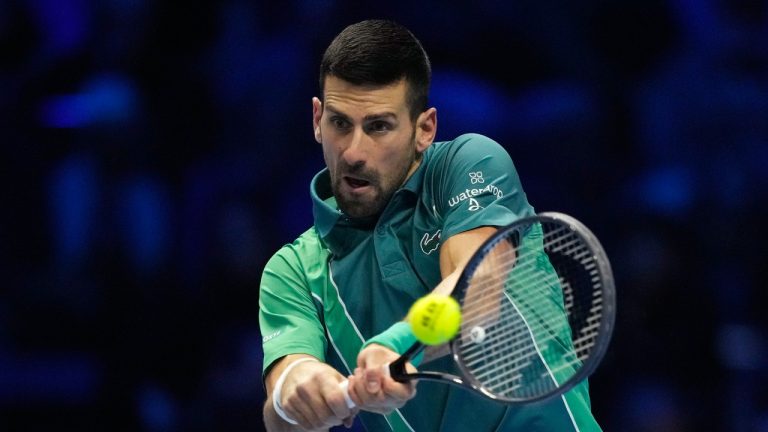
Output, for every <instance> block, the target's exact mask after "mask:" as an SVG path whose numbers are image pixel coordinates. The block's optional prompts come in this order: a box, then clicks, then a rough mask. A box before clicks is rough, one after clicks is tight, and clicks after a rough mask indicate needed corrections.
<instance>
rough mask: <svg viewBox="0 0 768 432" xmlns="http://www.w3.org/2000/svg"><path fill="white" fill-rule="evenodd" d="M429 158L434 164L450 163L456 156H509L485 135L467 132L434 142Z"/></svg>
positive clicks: (464, 157) (469, 157) (463, 157)
mask: <svg viewBox="0 0 768 432" xmlns="http://www.w3.org/2000/svg"><path fill="white" fill-rule="evenodd" d="M430 149H431V153H432V155H431V159H432V161H433V162H432V163H435V164H441V163H442V164H452V163H453V162H455V159H456V158H460V159H462V160H463V159H474V158H484V157H487V156H494V157H499V156H503V157H505V158H508V157H509V154H508V153H507V151H506V149H504V147H502V146H501V144H499V143H498V142H496V141H495V140H493V139H492V138H489V137H487V136H485V135H482V134H478V133H467V134H463V135H459V136H458V137H456V138H454V139H453V140H450V141H440V142H435V143H434V144H433V145H432V146H431V147H430Z"/></svg>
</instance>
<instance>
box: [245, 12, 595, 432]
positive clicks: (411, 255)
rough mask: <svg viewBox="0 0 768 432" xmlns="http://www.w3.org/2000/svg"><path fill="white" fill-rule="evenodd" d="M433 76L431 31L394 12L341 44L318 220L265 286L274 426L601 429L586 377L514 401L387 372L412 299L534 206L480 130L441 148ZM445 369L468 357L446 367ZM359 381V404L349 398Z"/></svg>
mask: <svg viewBox="0 0 768 432" xmlns="http://www.w3.org/2000/svg"><path fill="white" fill-rule="evenodd" d="M430 75H431V71H430V65H429V60H428V58H427V55H426V53H425V52H424V49H423V48H422V46H421V44H420V43H419V41H418V40H417V39H416V38H415V37H414V36H413V34H411V32H410V31H408V30H407V29H405V28H404V27H402V26H400V25H398V24H396V23H393V22H389V21H381V20H370V21H363V22H360V23H357V24H354V25H351V26H349V27H347V28H346V29H344V30H343V31H342V32H341V33H340V34H339V35H338V36H337V37H336V38H335V39H334V40H333V41H332V43H331V44H330V46H329V47H328V48H327V50H326V51H325V54H324V56H323V59H322V63H321V68H320V90H321V91H320V97H319V98H314V99H313V100H312V109H313V118H312V121H313V126H314V136H315V140H317V142H318V143H320V144H321V146H322V149H323V155H324V157H325V163H326V165H327V169H324V170H322V171H321V172H320V173H318V174H317V175H316V176H315V178H314V179H313V180H312V184H311V187H310V193H311V198H312V206H313V215H314V226H313V227H312V228H310V229H309V230H308V231H306V232H305V233H304V234H302V235H301V236H300V237H299V238H298V239H297V240H296V241H294V242H293V243H292V244H290V245H286V246H284V247H283V248H282V249H280V250H279V251H278V252H277V253H276V254H275V255H274V256H273V257H272V259H271V260H270V261H269V262H268V264H267V266H266V268H265V269H264V274H263V277H262V281H261V288H260V289H261V291H260V299H259V306H260V309H259V320H260V325H261V332H262V335H263V341H264V342H263V344H264V365H263V373H264V382H265V385H266V389H267V394H268V395H269V397H268V399H267V401H266V404H265V406H264V421H265V424H266V426H267V429H268V430H270V431H293V430H326V429H328V428H329V427H332V426H334V425H340V424H344V425H347V426H350V425H351V424H352V422H353V421H354V418H355V417H356V416H359V417H360V418H361V420H362V423H363V424H364V425H365V427H366V429H367V430H369V431H390V430H392V431H419V432H421V431H467V430H472V431H478V432H480V431H497V430H503V431H517V430H519V431H558V432H562V431H568V430H580V431H593V430H599V427H598V426H597V423H596V422H595V420H594V418H593V416H592V414H591V412H590V407H589V396H588V393H587V388H586V383H585V384H583V385H579V386H577V387H576V388H575V389H574V390H571V391H570V392H568V393H567V394H566V396H565V397H563V398H555V399H554V400H551V401H549V402H546V403H543V404H536V405H527V406H507V405H502V404H498V403H495V402H492V401H489V400H486V399H484V398H482V397H480V396H478V395H475V394H473V393H472V392H469V391H465V390H462V389H459V388H454V387H452V386H449V385H444V384H438V383H431V382H427V381H422V382H420V383H418V385H417V384H415V383H398V382H396V381H394V380H392V379H391V378H389V377H388V376H387V375H386V374H385V373H384V372H383V371H384V369H383V367H382V366H383V365H385V364H388V363H389V362H391V361H393V360H394V359H396V358H397V357H398V356H399V354H401V353H402V352H404V351H405V350H406V349H407V347H409V346H410V345H411V344H412V343H413V342H414V340H415V339H414V336H413V334H412V333H411V331H410V329H409V327H408V325H407V324H405V323H404V322H402V319H403V318H404V316H405V314H406V312H407V311H408V309H409V307H410V305H411V304H412V303H413V302H414V301H415V300H416V299H418V298H419V297H421V296H423V295H424V294H426V293H428V292H430V291H432V290H438V291H442V292H446V293H448V292H450V291H451V288H452V287H453V285H454V282H455V281H456V279H457V278H458V275H459V273H460V271H461V269H462V266H463V265H464V264H465V263H466V262H467V261H468V260H469V258H470V256H471V255H472V253H473V252H474V251H475V250H476V249H477V248H478V246H479V245H480V244H481V243H482V242H483V241H484V240H485V239H487V238H488V237H489V236H490V235H491V234H492V233H493V232H494V231H495V230H496V227H500V226H503V225H507V224H509V223H511V222H513V221H515V220H517V219H518V218H520V217H523V216H527V215H531V214H533V208H532V207H531V205H529V204H528V202H527V200H526V196H525V193H524V192H523V189H522V186H521V185H520V181H519V178H518V176H517V173H516V171H515V167H514V166H513V164H512V161H511V159H510V157H509V155H508V154H507V153H506V151H505V150H504V149H503V148H502V147H501V146H500V145H499V144H497V143H495V142H494V141H492V140H491V139H488V138H486V137H484V136H481V135H477V134H467V135H462V136H459V137H458V138H456V139H454V140H453V141H446V142H435V143H433V140H434V138H435V133H436V130H437V112H436V110H435V108H430V107H428V105H427V96H428V90H429V83H430ZM427 355H429V353H428V354H427ZM409 367H413V365H410V366H409ZM441 367H442V368H445V369H446V370H448V371H451V370H452V362H451V361H450V359H445V358H443V359H437V360H435V361H433V362H432V363H431V364H430V368H441ZM454 373H455V371H454ZM345 379H349V394H350V397H351V399H352V400H353V401H354V402H355V404H356V405H357V407H358V408H355V409H350V408H348V407H347V404H346V402H345V398H344V393H343V392H342V390H341V388H340V386H339V383H341V382H342V381H344V380H345ZM416 387H418V393H417V392H416Z"/></svg>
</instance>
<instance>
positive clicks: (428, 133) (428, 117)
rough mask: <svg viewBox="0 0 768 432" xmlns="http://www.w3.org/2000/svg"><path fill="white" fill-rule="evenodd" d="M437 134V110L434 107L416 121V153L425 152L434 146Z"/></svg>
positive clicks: (420, 115)
mask: <svg viewBox="0 0 768 432" xmlns="http://www.w3.org/2000/svg"><path fill="white" fill-rule="evenodd" d="M436 134H437V109H436V108H434V107H432V108H430V109H428V110H426V111H424V112H423V113H421V114H419V117H418V118H417V119H416V151H417V152H419V153H424V151H426V150H427V148H429V146H430V145H432V142H433V141H434V140H435V135H436Z"/></svg>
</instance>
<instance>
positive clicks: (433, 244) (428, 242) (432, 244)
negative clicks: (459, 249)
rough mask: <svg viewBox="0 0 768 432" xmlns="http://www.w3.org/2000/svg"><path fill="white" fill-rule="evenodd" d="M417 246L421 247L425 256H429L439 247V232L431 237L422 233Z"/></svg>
mask: <svg viewBox="0 0 768 432" xmlns="http://www.w3.org/2000/svg"><path fill="white" fill-rule="evenodd" d="M419 245H420V246H421V251H422V252H424V254H425V255H429V254H431V253H432V252H434V251H436V250H437V248H438V247H439V246H440V230H437V232H435V233H434V234H432V235H430V234H429V233H424V236H423V237H422V238H421V242H419Z"/></svg>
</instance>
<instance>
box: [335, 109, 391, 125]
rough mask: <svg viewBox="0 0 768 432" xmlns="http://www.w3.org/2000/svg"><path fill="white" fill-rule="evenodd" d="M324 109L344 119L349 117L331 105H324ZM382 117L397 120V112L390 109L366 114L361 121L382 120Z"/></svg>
mask: <svg viewBox="0 0 768 432" xmlns="http://www.w3.org/2000/svg"><path fill="white" fill-rule="evenodd" d="M325 109H327V110H328V111H330V112H331V114H332V115H335V116H339V117H343V118H344V119H349V116H348V115H346V114H344V113H343V112H341V111H338V110H336V109H334V108H332V107H329V106H326V107H325ZM384 119H390V120H393V121H394V120H397V114H395V113H394V112H392V111H385V112H381V113H375V114H368V115H366V116H365V117H363V121H372V120H384Z"/></svg>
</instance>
